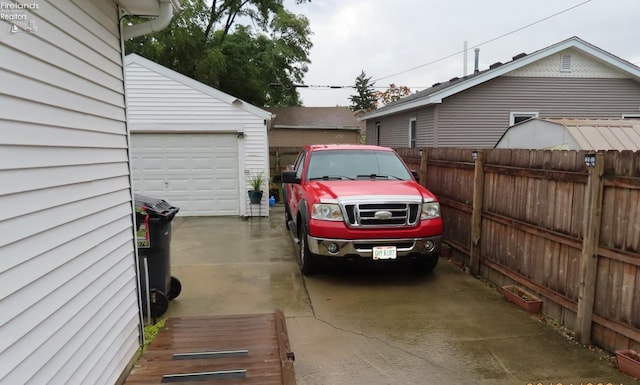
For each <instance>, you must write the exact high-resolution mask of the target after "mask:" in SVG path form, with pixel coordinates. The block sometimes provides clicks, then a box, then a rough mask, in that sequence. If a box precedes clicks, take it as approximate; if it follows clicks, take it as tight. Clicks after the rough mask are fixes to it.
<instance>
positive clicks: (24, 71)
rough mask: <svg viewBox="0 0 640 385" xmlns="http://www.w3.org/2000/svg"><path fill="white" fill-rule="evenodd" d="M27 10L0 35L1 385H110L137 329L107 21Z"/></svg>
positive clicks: (80, 13)
mask: <svg viewBox="0 0 640 385" xmlns="http://www.w3.org/2000/svg"><path fill="white" fill-rule="evenodd" d="M38 5H39V7H38V9H37V10H33V11H27V14H28V16H29V17H30V18H31V19H32V20H34V22H35V25H36V26H37V32H35V33H25V32H19V33H15V34H10V33H7V32H3V33H2V34H0V56H1V57H3V58H4V59H5V60H0V83H1V84H2V85H3V86H2V88H1V89H0V105H2V113H1V115H0V207H1V208H2V210H0V282H3V284H2V285H0V309H2V311H0V384H3V385H4V384H26V383H33V384H44V383H51V384H54V383H55V384H59V383H66V384H113V383H115V381H116V380H117V379H118V377H119V376H120V375H121V374H122V372H123V371H124V370H125V368H126V366H127V365H128V363H129V362H130V360H131V359H132V358H133V356H134V355H135V352H136V350H137V348H138V345H139V326H140V318H139V308H138V294H137V285H136V265H135V256H134V242H133V230H132V212H131V190H130V182H129V164H128V150H127V132H126V124H125V110H124V107H125V106H124V85H123V75H122V56H121V52H120V38H119V35H118V34H119V33H118V9H117V7H116V5H115V3H114V2H111V1H107V0H104V1H99V0H94V1H93V2H90V1H78V2H74V1H69V0H59V1H55V2H54V1H51V2H47V1H39V2H38ZM0 30H2V31H8V30H9V24H7V23H6V22H5V21H0Z"/></svg>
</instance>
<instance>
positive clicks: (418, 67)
mask: <svg viewBox="0 0 640 385" xmlns="http://www.w3.org/2000/svg"><path fill="white" fill-rule="evenodd" d="M589 2H591V0H586V1H583V2H582V3H579V4H576V5H574V6H571V7H569V8H567V9H564V10H562V11H560V12H556V13H554V14H553V15H550V16H547V17H545V18H543V19H540V20H538V21H534V22H533V23H529V24H527V25H525V26H522V27H520V28H517V29H514V30H512V31H511V32H507V33H505V34H502V35H500V36H497V37H494V38H492V39H489V40H487V41H485V42H482V43H480V44H477V45H474V46H473V47H469V48H468V49H467V50H472V49H474V48H478V47H481V46H483V45H485V44H489V43H491V42H494V41H496V40H499V39H502V38H503V37H506V36H509V35H512V34H514V33H516V32H519V31H522V30H523V29H526V28H529V27H531V26H534V25H536V24H539V23H542V22H543V21H546V20H549V19H551V18H553V17H556V16H558V15H561V14H563V13H566V12H569V11H571V10H572V9H575V8H578V7H580V6H582V5H585V4H587V3H589ZM464 52H465V50H461V51H458V52H455V53H452V54H450V55H447V56H444V57H441V58H440V59H436V60H433V61H430V62H428V63H425V64H421V65H419V66H416V67H412V68H409V69H406V70H404V71H400V72H396V73H394V74H392V75H388V76H383V77H381V78H377V79H374V80H373V82H377V81H379V80H384V79H388V78H390V77H393V76H397V75H402V74H405V73H407V72H411V71H415V70H417V69H420V68H423V67H426V66H428V65H431V64H435V63H439V62H441V61H443V60H446V59H449V58H452V57H454V56H456V55H459V54H461V53H464Z"/></svg>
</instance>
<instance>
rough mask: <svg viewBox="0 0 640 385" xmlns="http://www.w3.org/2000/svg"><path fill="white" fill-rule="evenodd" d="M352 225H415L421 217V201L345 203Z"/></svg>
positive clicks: (348, 222) (348, 220) (348, 219)
mask: <svg viewBox="0 0 640 385" xmlns="http://www.w3.org/2000/svg"><path fill="white" fill-rule="evenodd" d="M344 210H345V212H346V214H347V224H348V225H350V226H354V227H356V226H363V227H364V226H368V227H387V226H414V225H415V224H416V223H417V222H418V219H419V212H420V204H419V203H359V204H351V203H350V204H345V205H344Z"/></svg>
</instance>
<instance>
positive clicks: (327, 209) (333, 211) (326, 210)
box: [311, 203, 342, 221]
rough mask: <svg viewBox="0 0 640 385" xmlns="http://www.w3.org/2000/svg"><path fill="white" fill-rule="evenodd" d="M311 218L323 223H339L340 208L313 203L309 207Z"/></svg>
mask: <svg viewBox="0 0 640 385" xmlns="http://www.w3.org/2000/svg"><path fill="white" fill-rule="evenodd" d="M311 218H313V219H320V220H323V221H341V220H342V212H341V211H340V206H338V205H337V204H335V203H315V204H314V205H313V206H311Z"/></svg>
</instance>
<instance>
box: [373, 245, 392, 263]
mask: <svg viewBox="0 0 640 385" xmlns="http://www.w3.org/2000/svg"><path fill="white" fill-rule="evenodd" d="M379 259H396V247H395V246H376V247H374V248H373V260H374V261H377V260H379Z"/></svg>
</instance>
